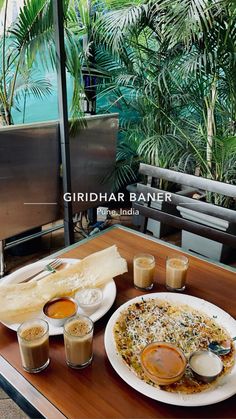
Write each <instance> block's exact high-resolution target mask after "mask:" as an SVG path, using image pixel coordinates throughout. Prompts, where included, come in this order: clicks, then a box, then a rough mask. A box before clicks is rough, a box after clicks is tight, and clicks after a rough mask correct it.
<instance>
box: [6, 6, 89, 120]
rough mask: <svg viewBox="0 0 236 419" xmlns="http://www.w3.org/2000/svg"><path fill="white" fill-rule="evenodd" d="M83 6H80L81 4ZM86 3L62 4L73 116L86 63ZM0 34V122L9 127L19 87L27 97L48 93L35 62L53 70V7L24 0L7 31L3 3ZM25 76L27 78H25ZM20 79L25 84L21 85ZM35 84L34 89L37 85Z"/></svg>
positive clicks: (77, 107) (76, 112)
mask: <svg viewBox="0 0 236 419" xmlns="http://www.w3.org/2000/svg"><path fill="white" fill-rule="evenodd" d="M82 3H83V4H82ZM87 3H88V2H87V1H83V2H79V1H77V0H73V1H67V0H65V1H64V16H65V46H66V55H67V70H68V72H69V73H70V74H71V75H72V77H73V99H72V111H73V116H78V114H79V113H80V112H81V109H80V94H81V92H82V90H83V86H82V66H83V63H84V62H85V60H86V57H87V56H86V53H85V52H84V50H83V38H84V37H85V36H86V34H87V31H88V27H87V24H88V20H87V15H86V13H85V9H86V5H87ZM3 6H4V7H5V10H4V27H3V35H2V37H1V39H0V57H1V60H0V61H1V76H0V116H1V123H2V124H6V125H10V124H12V123H13V120H12V107H13V106H14V107H16V106H17V97H16V95H17V94H18V93H19V86H20V85H21V91H22V89H24V90H25V92H26V94H29V93H32V94H34V95H36V96H37V97H42V96H45V95H47V94H49V93H50V91H51V85H50V83H49V81H47V80H46V79H44V80H43V81H42V79H41V78H38V79H37V77H36V78H35V77H34V79H32V74H31V75H30V72H31V71H33V72H35V69H34V63H35V61H36V60H40V61H41V63H42V64H43V66H44V67H45V68H49V67H51V68H54V69H55V68H56V54H55V40H54V24H53V7H52V6H53V4H52V1H51V0H25V2H24V6H23V7H22V8H21V9H20V13H19V16H18V18H17V19H16V21H15V22H13V23H12V25H11V26H10V28H7V27H6V18H7V10H8V0H5V4H4V5H3ZM26 75H27V77H26ZM23 80H24V81H25V82H26V83H25V85H24V84H22V82H23ZM36 85H37V86H36Z"/></svg>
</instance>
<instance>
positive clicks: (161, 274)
mask: <svg viewBox="0 0 236 419" xmlns="http://www.w3.org/2000/svg"><path fill="white" fill-rule="evenodd" d="M113 244H116V245H117V246H118V249H119V251H120V253H121V255H122V256H123V257H125V258H126V259H127V262H128V268H129V272H128V273H126V274H124V275H122V276H121V277H117V278H116V285H117V298H116V301H115V304H114V306H113V307H112V309H111V310H110V312H109V313H107V315H106V316H105V317H103V319H101V320H100V321H98V322H97V323H96V324H95V339H94V361H93V363H92V365H91V366H90V367H88V368H86V369H84V370H81V371H76V370H72V369H70V368H69V367H67V366H66V364H65V353H64V346H63V338H62V336H58V337H51V338H50V356H51V364H50V366H49V368H48V369H47V370H45V371H44V372H42V373H41V374H35V375H33V374H32V375H30V374H27V373H25V372H23V370H22V368H21V363H20V356H19V349H18V344H17V341H16V334H15V333H14V332H12V331H10V330H8V329H7V328H6V327H4V326H3V325H1V326H0V333H1V340H0V354H1V355H2V356H3V357H4V358H5V359H6V360H7V361H8V362H9V363H10V364H11V365H12V366H13V367H14V368H15V369H16V370H17V371H19V372H20V373H21V374H22V376H24V377H25V378H26V379H27V380H28V382H29V383H31V384H32V385H33V386H34V388H35V389H37V390H38V391H39V392H40V393H42V394H43V395H44V396H45V397H46V398H47V399H48V400H49V401H50V402H51V403H52V404H54V405H55V406H56V407H57V408H58V409H59V410H60V411H61V412H63V414H64V415H65V416H67V417H68V418H83V419H86V418H87V419H91V418H93V419H103V418H104V419H113V418H114V419H115V418H116V419H118V418H124V419H125V418H127V419H128V418H133V419H141V418H145V419H149V418H164V417H165V418H199V417H202V418H222V417H227V418H235V403H236V397H235V396H234V397H231V398H230V399H229V400H226V401H224V402H222V403H220V404H217V405H212V406H207V407H201V408H188V409H186V408H185V407H177V406H171V405H167V404H164V403H160V402H157V401H154V400H151V399H149V398H147V397H145V396H142V395H141V394H139V393H137V392H136V391H135V390H133V389H132V388H131V387H129V386H128V385H127V384H126V383H125V382H124V381H123V380H122V379H121V378H120V377H119V376H118V375H117V374H116V372H115V371H114V370H113V368H112V367H111V365H110V363H109V361H108V359H107V356H106V354H105V350H104V343H103V338H104V329H105V326H106V324H107V321H108V320H109V318H110V316H111V314H112V312H113V311H114V310H115V309H116V308H117V307H119V306H120V305H121V304H123V303H124V302H126V301H127V300H129V299H131V298H133V297H135V296H137V295H142V292H141V291H138V290H136V289H135V288H134V286H133V268H132V260H133V257H134V255H135V254H137V253H139V252H142V251H145V252H147V253H151V254H153V255H154V256H155V258H156V261H157V265H156V271H155V287H154V289H153V291H154V292H157V291H165V287H164V281H165V263H166V258H167V256H168V255H170V254H172V253H173V252H174V253H179V254H184V252H181V250H180V249H178V248H175V247H174V248H173V247H171V246H168V245H165V244H164V243H163V242H161V241H157V240H153V239H149V238H148V237H145V236H143V235H141V234H140V233H139V234H136V233H135V232H133V231H131V230H130V231H127V230H124V229H120V228H113V229H110V230H107V231H106V232H104V233H103V234H102V235H99V236H96V237H94V238H91V239H90V240H87V241H85V242H83V243H82V244H80V245H78V247H75V246H73V247H72V248H71V249H69V250H68V251H65V253H64V254H63V256H64V257H68V258H84V257H85V256H87V255H89V254H91V253H92V252H95V251H98V250H102V249H104V248H106V247H108V246H111V245H113ZM189 261H190V267H189V276H188V286H187V290H186V293H187V294H190V295H194V296H196V297H200V298H205V299H206V300H208V301H210V302H212V303H214V304H216V305H218V306H219V307H221V308H222V309H224V310H226V311H228V312H229V313H230V314H231V315H232V316H234V317H236V304H235V301H236V272H231V271H230V270H227V269H224V268H223V267H221V266H218V265H215V264H213V263H209V262H206V261H203V260H201V259H200V258H198V257H195V256H189ZM15 385H16V386H17V385H18V383H17V381H16V383H15ZM19 391H20V388H19ZM48 417H50V415H49V416H48ZM51 417H53V416H51Z"/></svg>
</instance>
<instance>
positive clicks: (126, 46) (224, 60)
mask: <svg viewBox="0 0 236 419" xmlns="http://www.w3.org/2000/svg"><path fill="white" fill-rule="evenodd" d="M106 3H107V4H108V6H107V9H108V10H107V12H106V13H103V14H102V15H100V17H99V18H98V20H97V21H96V30H95V34H96V37H95V39H96V43H97V64H98V66H99V68H100V69H101V68H102V67H103V68H104V69H105V72H106V75H104V77H103V79H101V83H100V95H104V94H105V95H107V93H108V92H109V93H110V94H111V93H112V95H113V98H114V101H113V105H117V104H119V107H121V109H122V110H123V111H124V109H128V108H129V109H130V110H133V112H134V114H135V115H136V121H135V123H134V121H132V123H131V124H129V123H128V120H129V116H128V118H127V119H126V120H125V121H123V126H122V128H123V141H126V142H129V141H131V140H134V139H135V141H134V143H135V144H136V147H137V153H138V155H139V157H140V159H141V160H143V161H146V162H148V163H150V164H155V165H158V166H161V167H167V168H171V169H175V170H183V171H185V172H188V173H193V174H195V173H196V171H197V172H198V173H200V175H201V176H205V177H208V178H211V179H215V180H219V181H225V182H229V183H232V184H235V179H236V167H235V160H236V156H235V144H236V79H235V77H236V55H235V52H236V9H235V7H233V2H231V1H227V0H222V1H221V0H214V1H212V0H197V1H196V0H157V1H156V0H155V1H154V0H147V1H132V2H126V1H122V4H121V3H120V2H119V0H112V1H107V2H106ZM119 4H120V5H121V6H122V7H121V6H120V7H119ZM101 43H102V48H101V47H100V45H101ZM110 106H112V105H110ZM122 115H123V113H122ZM125 170H126V172H127V168H126V169H125ZM123 180H124V179H123ZM216 201H217V203H219V197H216ZM221 203H222V202H221ZM223 204H225V205H229V202H223Z"/></svg>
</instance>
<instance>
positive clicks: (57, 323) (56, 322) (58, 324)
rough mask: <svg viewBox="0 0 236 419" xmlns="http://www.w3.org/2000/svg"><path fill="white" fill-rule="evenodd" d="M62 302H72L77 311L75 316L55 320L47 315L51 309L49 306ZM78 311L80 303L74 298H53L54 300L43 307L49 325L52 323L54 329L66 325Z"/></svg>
mask: <svg viewBox="0 0 236 419" xmlns="http://www.w3.org/2000/svg"><path fill="white" fill-rule="evenodd" d="M60 300H68V301H72V302H73V303H74V305H75V310H74V312H73V314H71V315H70V316H66V317H63V318H54V317H50V316H48V314H47V309H48V307H49V305H50V304H51V303H53V302H55V301H60ZM77 311H78V303H77V301H76V300H75V299H74V298H70V297H58V298H53V299H52V300H49V301H47V302H46V304H45V305H44V306H43V314H44V316H45V317H46V319H47V321H48V322H49V323H51V325H52V326H54V327H61V326H63V325H64V323H65V322H66V320H68V319H70V318H71V317H73V316H75V315H76V313H77Z"/></svg>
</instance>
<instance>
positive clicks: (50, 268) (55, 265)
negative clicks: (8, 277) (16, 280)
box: [21, 259, 62, 284]
mask: <svg viewBox="0 0 236 419" xmlns="http://www.w3.org/2000/svg"><path fill="white" fill-rule="evenodd" d="M61 265H62V261H61V260H60V259H55V260H53V261H52V262H50V263H48V264H47V265H46V266H44V268H43V269H41V271H39V272H37V273H36V274H34V275H31V276H29V277H28V278H25V279H24V280H23V281H21V284H22V283H24V282H29V281H30V280H31V279H33V278H35V277H36V276H38V275H39V274H41V273H42V272H47V271H48V273H47V275H50V274H52V273H54V272H56V268H59V266H61ZM47 275H44V276H43V278H45V276H47Z"/></svg>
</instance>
